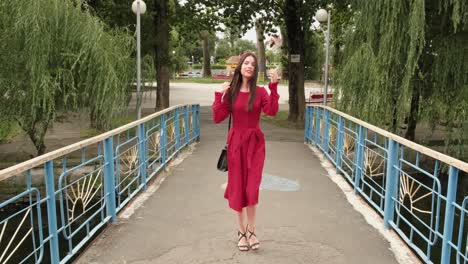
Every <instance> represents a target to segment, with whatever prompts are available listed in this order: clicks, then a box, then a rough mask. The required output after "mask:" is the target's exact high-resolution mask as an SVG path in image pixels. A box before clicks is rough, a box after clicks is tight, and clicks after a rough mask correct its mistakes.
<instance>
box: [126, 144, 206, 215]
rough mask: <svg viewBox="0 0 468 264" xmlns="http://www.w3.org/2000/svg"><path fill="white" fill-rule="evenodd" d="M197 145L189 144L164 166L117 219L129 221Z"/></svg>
mask: <svg viewBox="0 0 468 264" xmlns="http://www.w3.org/2000/svg"><path fill="white" fill-rule="evenodd" d="M197 144H198V143H197V142H195V143H193V144H190V145H189V146H188V147H187V149H185V150H182V151H181V152H180V153H179V155H178V156H176V157H174V159H172V160H171V161H170V162H169V163H168V164H167V166H166V169H164V170H163V171H162V173H161V175H159V177H156V179H155V180H154V181H153V182H152V183H150V184H149V185H147V188H146V191H145V192H141V193H140V194H139V195H137V196H136V197H135V199H134V200H133V201H131V202H130V203H129V204H128V205H127V206H126V207H125V208H124V209H123V210H122V211H121V212H120V213H119V214H118V215H117V217H118V218H119V219H125V220H126V219H129V218H130V217H131V216H132V215H133V214H134V213H135V211H136V210H137V209H138V208H140V207H141V206H142V205H143V204H144V203H145V201H146V200H148V198H149V197H151V195H153V194H154V193H155V192H156V191H157V190H158V189H159V187H160V186H161V184H162V183H163V182H164V181H165V180H166V178H167V177H169V176H170V175H171V174H170V171H171V169H172V168H173V167H174V166H177V165H179V164H180V163H182V161H184V159H185V158H187V157H188V156H190V155H191V154H192V153H193V151H194V150H195V147H196V145H197Z"/></svg>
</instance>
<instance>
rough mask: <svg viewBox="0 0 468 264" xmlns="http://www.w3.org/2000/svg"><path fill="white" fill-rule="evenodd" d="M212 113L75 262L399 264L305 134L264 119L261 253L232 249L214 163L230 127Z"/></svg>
mask: <svg viewBox="0 0 468 264" xmlns="http://www.w3.org/2000/svg"><path fill="white" fill-rule="evenodd" d="M210 115H211V111H210V109H209V108H208V107H204V108H202V114H201V129H202V130H201V141H200V143H199V144H197V145H196V147H195V149H194V151H193V153H192V154H190V155H188V156H187V157H186V158H185V160H184V161H183V162H182V163H181V164H179V165H176V166H174V167H172V168H171V170H170V171H169V172H168V173H166V174H165V175H164V176H167V178H165V181H164V182H162V183H161V185H160V186H159V188H158V189H157V190H156V191H155V192H154V193H152V192H153V190H154V189H155V187H154V186H151V187H149V188H148V190H147V192H146V193H145V194H143V196H147V200H146V201H144V203H142V205H141V206H140V207H139V208H137V209H135V212H134V213H133V214H132V215H130V216H129V217H128V218H126V217H125V215H126V212H123V214H121V215H120V217H119V219H118V223H117V224H115V225H111V226H110V227H108V228H107V229H106V230H104V232H103V233H102V234H101V235H100V237H99V238H97V239H96V240H95V241H94V242H92V244H91V245H90V246H89V248H88V249H87V250H86V252H84V253H83V254H82V255H81V256H80V257H79V259H78V260H77V262H78V263H269V264H271V263H397V261H396V258H395V255H394V253H393V252H392V251H391V250H390V249H389V248H390V244H389V242H388V241H386V240H385V239H384V238H383V236H382V235H381V234H380V233H379V232H378V231H377V230H376V229H374V228H373V227H372V226H370V225H369V224H368V223H367V222H366V221H365V219H364V217H363V216H362V215H361V214H360V213H359V212H357V211H355V210H354V209H353V207H352V206H351V205H350V204H349V203H348V201H347V199H346V197H345V195H344V194H343V192H342V190H341V189H340V188H339V187H338V186H337V185H336V184H335V183H333V182H332V181H331V180H330V178H329V177H327V172H326V170H325V169H324V168H323V167H322V166H321V165H320V161H319V159H318V158H317V157H316V156H315V155H314V154H313V152H312V151H311V150H310V149H309V148H308V146H306V145H304V144H303V143H302V142H303V132H302V131H300V130H288V129H282V128H277V127H273V126H270V125H268V124H263V125H262V127H263V130H264V132H265V137H266V139H267V146H266V147H267V158H266V163H265V169H264V173H265V176H264V179H263V183H262V190H261V192H260V204H259V207H258V217H257V232H256V233H257V235H258V237H259V239H260V241H261V249H260V250H259V251H258V252H252V251H249V252H239V251H238V250H237V248H236V244H237V237H236V226H237V225H236V218H235V214H234V212H233V211H232V210H230V209H229V208H228V206H227V202H226V201H225V200H224V198H223V189H222V187H223V184H224V183H225V180H226V175H225V174H224V173H221V172H218V171H216V169H215V163H216V160H217V158H218V154H219V151H220V149H221V147H222V145H223V142H224V138H225V131H226V128H227V124H226V123H225V124H223V125H219V126H215V125H214V124H213V123H212V122H211V116H210ZM164 176H163V177H164ZM150 193H152V194H151V195H148V194H150ZM134 205H135V202H134V203H133V205H131V206H134ZM127 211H128V210H127Z"/></svg>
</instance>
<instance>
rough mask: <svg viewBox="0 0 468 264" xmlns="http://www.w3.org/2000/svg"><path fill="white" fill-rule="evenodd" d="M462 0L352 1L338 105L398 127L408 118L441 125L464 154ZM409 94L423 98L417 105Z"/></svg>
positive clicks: (467, 67) (466, 21)
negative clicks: (351, 13)
mask: <svg viewBox="0 0 468 264" xmlns="http://www.w3.org/2000/svg"><path fill="white" fill-rule="evenodd" d="M462 3H464V1H463V0H454V1H449V0H446V1H437V0H417V1H409V0H407V1H401V2H393V1H383V2H375V1H355V4H353V10H354V12H355V13H354V14H355V15H354V16H353V19H352V21H353V23H352V24H351V25H350V27H349V28H348V29H347V30H345V32H346V33H345V34H346V41H345V44H344V46H345V47H346V48H345V51H344V59H343V63H342V65H340V67H339V68H338V85H337V88H339V93H340V94H341V97H340V98H341V100H340V102H339V107H340V108H341V109H343V110H344V111H346V112H348V113H350V114H352V115H355V116H357V117H358V118H361V119H364V120H366V121H369V122H371V123H374V124H377V125H380V126H383V127H385V128H389V129H390V130H392V131H393V132H396V133H399V132H400V125H401V124H403V122H404V120H405V119H407V118H408V117H410V120H417V121H418V122H430V123H432V124H433V125H436V124H443V125H445V126H446V130H447V134H448V137H447V140H446V143H447V150H446V151H447V152H448V154H451V155H454V156H457V157H463V156H464V154H463V153H462V150H463V144H466V142H467V139H468V138H467V137H468V136H467V135H468V132H467V131H468V130H467V129H468V113H467V111H466V109H467V106H468V105H467V104H468V86H467V83H468V64H467V63H466V62H467V61H468V52H467V47H468V38H467V35H468V5H466V4H462ZM412 98H413V99H418V100H416V102H419V103H418V104H416V105H414V106H413V107H411V101H412ZM413 101H414V100H413ZM414 115H416V116H414ZM427 133H430V132H429V131H428V132H427Z"/></svg>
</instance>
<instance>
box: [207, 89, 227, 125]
mask: <svg viewBox="0 0 468 264" xmlns="http://www.w3.org/2000/svg"><path fill="white" fill-rule="evenodd" d="M222 97H223V94H222V93H220V92H215V100H214V102H213V105H212V106H211V108H212V109H213V121H214V122H215V123H216V124H217V123H221V122H222V121H223V120H224V119H226V117H228V116H229V113H231V106H230V105H229V102H227V101H225V100H223V98H222Z"/></svg>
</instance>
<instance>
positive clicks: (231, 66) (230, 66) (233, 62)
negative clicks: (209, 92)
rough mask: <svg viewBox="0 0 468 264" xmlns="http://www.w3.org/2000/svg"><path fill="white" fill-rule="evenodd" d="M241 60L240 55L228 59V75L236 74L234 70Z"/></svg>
mask: <svg viewBox="0 0 468 264" xmlns="http://www.w3.org/2000/svg"><path fill="white" fill-rule="evenodd" d="M239 62H240V56H231V57H230V58H229V59H228V60H227V61H226V75H227V76H229V75H232V74H234V70H235V69H236V67H237V65H238V64H239Z"/></svg>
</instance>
